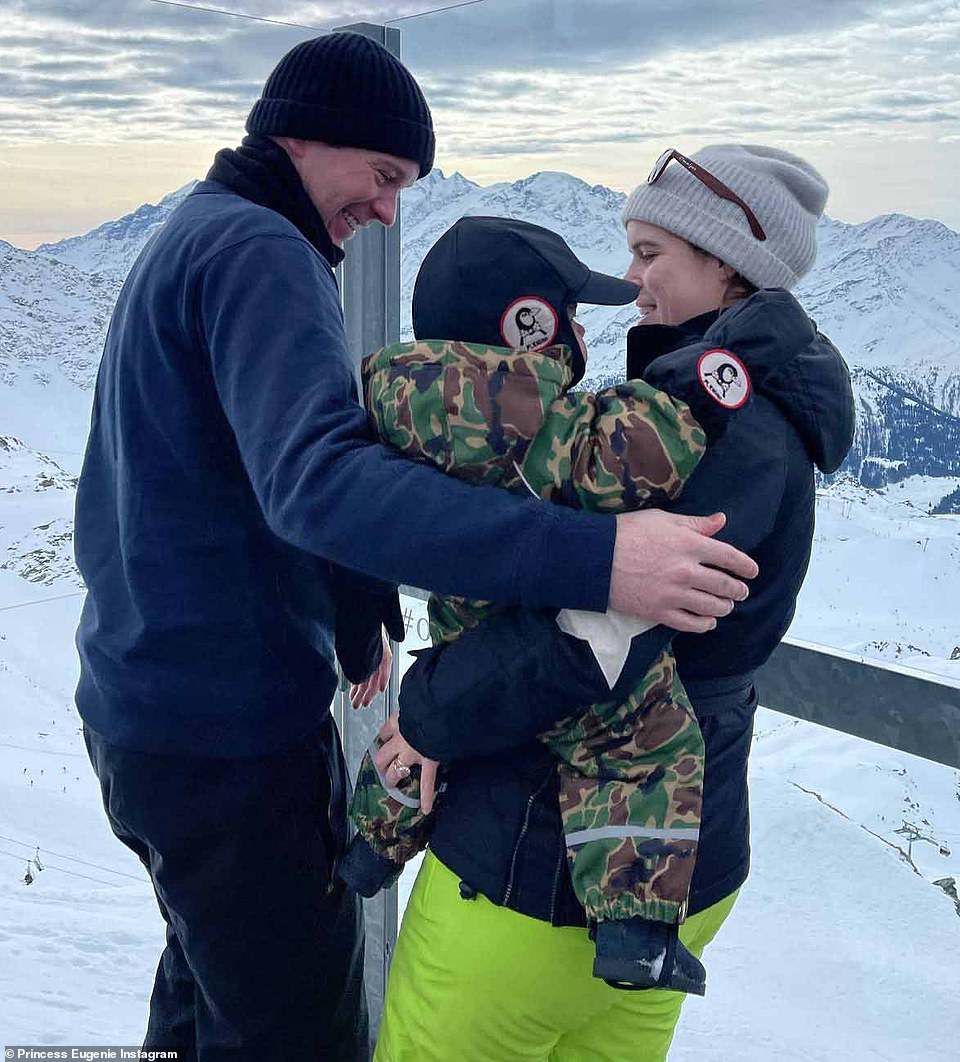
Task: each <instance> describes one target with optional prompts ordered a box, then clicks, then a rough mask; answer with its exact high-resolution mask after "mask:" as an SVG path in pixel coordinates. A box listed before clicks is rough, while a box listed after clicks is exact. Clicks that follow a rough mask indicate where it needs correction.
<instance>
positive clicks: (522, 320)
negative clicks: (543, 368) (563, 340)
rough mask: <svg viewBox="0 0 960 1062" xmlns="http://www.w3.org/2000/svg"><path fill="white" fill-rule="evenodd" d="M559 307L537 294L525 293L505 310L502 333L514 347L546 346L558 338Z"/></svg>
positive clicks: (529, 348) (502, 319) (531, 348)
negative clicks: (556, 307)
mask: <svg viewBox="0 0 960 1062" xmlns="http://www.w3.org/2000/svg"><path fill="white" fill-rule="evenodd" d="M559 329H560V322H559V321H558V320H557V313H556V310H554V308H553V307H552V306H551V305H550V303H549V302H546V301H545V300H544V299H540V298H538V297H537V296H536V295H523V296H521V297H520V298H519V299H514V300H513V302H511V303H510V305H509V306H508V307H507V308H506V309H505V310H504V311H503V316H502V317H501V318H500V335H502V336H503V341H504V342H505V343H506V345H507V346H508V347H510V348H512V349H513V350H543V348H544V347H549V346H550V344H551V343H552V342H553V341H554V340H555V339H556V338H557V332H558V331H559Z"/></svg>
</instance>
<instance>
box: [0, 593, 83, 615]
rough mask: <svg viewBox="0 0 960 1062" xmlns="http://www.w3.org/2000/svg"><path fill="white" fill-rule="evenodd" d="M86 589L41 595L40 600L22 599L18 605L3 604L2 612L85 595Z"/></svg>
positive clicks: (0, 609)
mask: <svg viewBox="0 0 960 1062" xmlns="http://www.w3.org/2000/svg"><path fill="white" fill-rule="evenodd" d="M85 593H86V590H74V592H73V593H72V594H56V595H54V596H53V597H41V598H40V599H39V600H38V601H21V602H19V603H18V604H16V605H2V606H0V612H12V611H13V610H14V609H17V608H30V606H31V605H45V604H46V603H47V602H48V601H65V600H66V599H67V598H68V597H83V595H84V594H85Z"/></svg>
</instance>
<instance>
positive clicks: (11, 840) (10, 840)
mask: <svg viewBox="0 0 960 1062" xmlns="http://www.w3.org/2000/svg"><path fill="white" fill-rule="evenodd" d="M0 841H7V842H8V843H10V844H16V845H22V846H23V847H24V848H32V849H33V850H34V851H37V850H39V848H40V846H39V845H36V844H27V842H26V841H18V840H17V839H16V838H15V837H4V836H3V834H0ZM42 851H43V854H44V856H53V857H54V859H66V860H67V862H68V863H80V864H81V866H85V867H92V868H93V869H94V870H102V871H103V872H104V873H106V874H116V875H117V876H118V877H121V878H130V880H131V881H143V878H142V877H141V876H139V875H137V874H128V873H127V872H126V871H125V870H114V869H113V868H112V867H104V866H101V865H100V864H99V863H91V862H89V861H88V860H86V859H78V858H77V857H76V856H68V855H64V854H63V853H62V852H51V851H50V849H49V848H44V849H42ZM25 858H32V857H25ZM43 865H44V866H45V867H46V866H47V864H46V863H44V864H43ZM60 869H63V868H62V867H61V868H60ZM65 872H66V873H69V871H65Z"/></svg>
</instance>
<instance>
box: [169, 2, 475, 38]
mask: <svg viewBox="0 0 960 1062" xmlns="http://www.w3.org/2000/svg"><path fill="white" fill-rule="evenodd" d="M150 2H151V3H154V4H163V5H164V6H165V7H183V8H186V9H187V10H188V11H201V12H204V13H205V14H210V15H227V16H228V17H230V18H246V19H250V20H251V21H253V22H266V23H268V24H269V25H271V26H289V27H290V28H291V29H307V30H314V31H316V32H317V33H329V32H330V29H331V27H330V26H326V27H324V26H309V25H307V24H306V23H304V22H287V21H285V20H284V19H279V18H266V17H265V16H263V15H251V14H249V13H248V12H246V11H231V10H229V9H228V8H225V7H208V6H207V5H205V4H187V3H183V0H150ZM484 2H485V0H459V2H458V3H454V4H446V5H444V6H443V7H430V8H426V9H425V10H423V11H412V12H411V13H410V14H409V15H398V16H397V17H396V18H388V19H387V20H386V21H385V22H384V23H383V24H384V25H385V26H391V25H393V23H394V22H405V21H406V20H408V19H411V18H423V17H424V16H425V15H437V14H439V13H440V12H441V11H452V10H453V9H454V8H457V7H472V6H473V5H474V4H482V3H484ZM338 23H339V24H342V23H343V20H342V19H340V20H338Z"/></svg>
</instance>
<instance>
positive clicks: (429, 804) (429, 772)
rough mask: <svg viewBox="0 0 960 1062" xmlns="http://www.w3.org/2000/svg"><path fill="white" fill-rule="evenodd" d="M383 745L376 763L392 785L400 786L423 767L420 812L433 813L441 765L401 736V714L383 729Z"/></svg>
mask: <svg viewBox="0 0 960 1062" xmlns="http://www.w3.org/2000/svg"><path fill="white" fill-rule="evenodd" d="M377 737H379V738H380V741H381V742H382V744H381V746H380V748H379V749H377V752H376V754H375V755H374V757H373V762H374V763H375V764H376V765H377V769H378V770H379V771H380V773H381V774H382V775H383V776H384V778H386V779H387V781H388V782H389V784H390V785H394V786H395V785H397V784H398V783H399V782H402V781H403V779H404V778H406V777H408V776H409V774H410V768H411V767H415V766H417V765H419V767H420V810H421V811H422V812H423V813H424V815H429V814H430V812H431V811H433V801H434V798H435V795H436V791H437V761H436V760H428V759H427V757H426V756H421V755H420V753H419V752H417V750H416V749H415V748H414V747H413V746H412V745H411V744H410V743H409V742H408V741H407V740H406V738H404V736H403V734H401V733H400V713H399V712H394V713H393V714H392V715H391V716H390V718H389V719H387V721H386V722H385V723H384V724H383V726H382V727H380V733H379V734H378V735H377Z"/></svg>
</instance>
